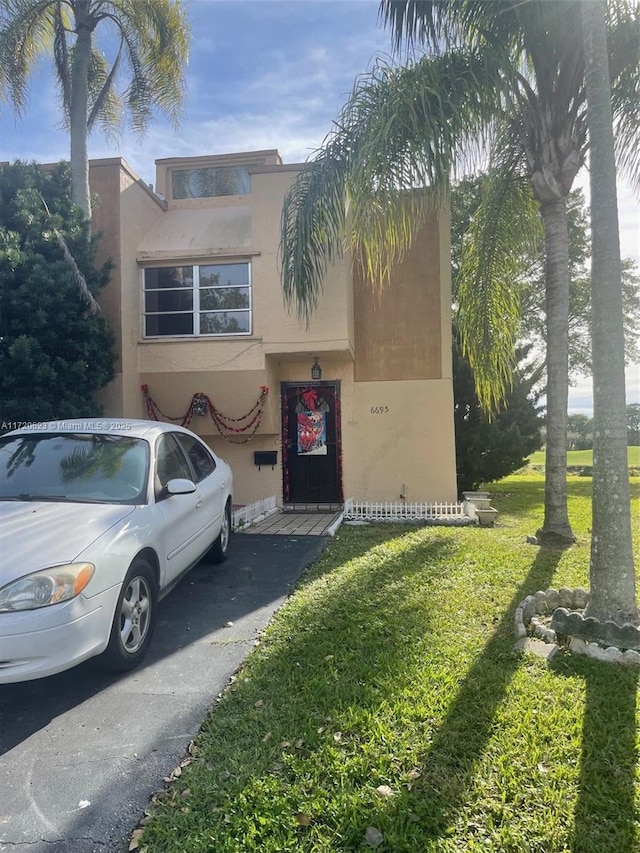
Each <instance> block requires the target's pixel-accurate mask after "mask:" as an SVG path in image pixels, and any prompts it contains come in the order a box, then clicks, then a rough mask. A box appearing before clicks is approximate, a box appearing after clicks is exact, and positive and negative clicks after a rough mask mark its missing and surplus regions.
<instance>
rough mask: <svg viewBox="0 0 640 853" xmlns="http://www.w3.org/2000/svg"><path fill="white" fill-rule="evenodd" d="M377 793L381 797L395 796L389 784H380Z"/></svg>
mask: <svg viewBox="0 0 640 853" xmlns="http://www.w3.org/2000/svg"><path fill="white" fill-rule="evenodd" d="M376 794H377V795H378V796H379V797H384V798H386V797H393V791H392V790H391V788H390V787H389V786H388V785H378V787H377V788H376Z"/></svg>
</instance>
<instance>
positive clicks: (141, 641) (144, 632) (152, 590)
mask: <svg viewBox="0 0 640 853" xmlns="http://www.w3.org/2000/svg"><path fill="white" fill-rule="evenodd" d="M157 604H158V585H157V582H156V578H155V574H154V571H153V569H152V568H151V566H150V565H149V563H147V561H146V560H143V559H141V558H138V559H137V560H134V561H133V563H132V564H131V566H130V568H129V571H128V572H127V575H126V577H125V579H124V582H123V584H122V589H121V591H120V595H119V597H118V604H117V605H116V612H115V615H114V617H113V624H112V626H111V634H110V636H109V645H108V646H107V649H106V651H105V653H104V655H103V662H104V664H105V665H106V666H107V667H108V668H109V669H112V670H116V671H118V672H126V671H127V670H129V669H133V668H134V667H135V666H137V665H138V664H139V663H140V661H141V660H142V658H143V657H144V655H145V653H146V651H147V649H148V647H149V643H150V642H151V637H152V635H153V629H154V628H155V624H156V608H157Z"/></svg>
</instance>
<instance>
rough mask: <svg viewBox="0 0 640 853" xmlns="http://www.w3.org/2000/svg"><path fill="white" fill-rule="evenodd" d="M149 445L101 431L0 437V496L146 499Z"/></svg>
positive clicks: (92, 500)
mask: <svg viewBox="0 0 640 853" xmlns="http://www.w3.org/2000/svg"><path fill="white" fill-rule="evenodd" d="M148 470H149V445H148V444H147V442H146V441H144V440H142V439H140V438H131V437H127V436H119V435H102V434H95V433H91V434H84V433H83V434H75V433H74V434H73V435H69V434H49V433H46V434H37V433H34V434H31V433H30V434H28V435H25V434H22V435H5V436H3V437H2V438H0V500H23V501H29V500H33V501H37V500H45V501H74V502H75V501H78V502H82V503H130V504H135V503H144V502H145V501H146V483H147V472H148Z"/></svg>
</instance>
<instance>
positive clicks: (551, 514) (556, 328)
mask: <svg viewBox="0 0 640 853" xmlns="http://www.w3.org/2000/svg"><path fill="white" fill-rule="evenodd" d="M542 219H543V221H544V230H545V243H546V315H547V449H546V463H545V496H544V523H543V526H542V528H541V529H540V530H539V531H538V534H537V535H538V538H539V539H540V540H542V541H544V540H545V539H553V538H557V537H561V539H564V540H568V541H573V540H574V539H575V537H574V535H573V532H572V530H571V525H570V524H569V516H568V512H567V403H568V398H569V335H568V329H569V233H568V228H567V207H566V200H565V198H564V197H562V198H555V199H553V200H552V201H546V202H543V204H542Z"/></svg>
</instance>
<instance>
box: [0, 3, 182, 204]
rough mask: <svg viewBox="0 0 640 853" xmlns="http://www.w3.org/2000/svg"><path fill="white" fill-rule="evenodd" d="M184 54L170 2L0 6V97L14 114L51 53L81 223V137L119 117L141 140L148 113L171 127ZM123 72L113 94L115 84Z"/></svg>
mask: <svg viewBox="0 0 640 853" xmlns="http://www.w3.org/2000/svg"><path fill="white" fill-rule="evenodd" d="M99 25H102V30H103V31H105V33H109V34H110V35H111V36H112V38H114V39H115V51H114V53H115V56H114V59H113V62H112V63H111V65H110V66H109V63H108V62H107V60H106V59H105V56H104V54H103V53H102V52H101V51H99V50H98V48H97V45H96V43H95V32H96V29H97V28H98V26H99ZM187 47H188V27H187V23H186V18H185V15H184V12H183V11H182V9H181V7H180V4H179V3H178V2H174V0H0V90H1V89H4V90H6V92H7V93H8V94H9V96H10V98H11V100H12V102H13V105H14V109H15V111H16V113H17V114H18V115H20V114H21V113H22V112H23V111H24V109H25V108H26V105H27V95H28V86H27V83H28V78H29V74H30V72H31V70H32V69H33V66H34V64H35V63H36V61H37V60H38V59H39V57H40V56H41V54H43V53H45V52H48V51H49V50H50V49H52V51H53V61H54V67H55V73H56V77H57V81H58V85H59V89H60V95H61V101H62V108H63V114H64V119H65V122H66V123H67V124H68V127H69V133H70V141H71V146H70V149H71V150H70V161H71V176H72V188H73V200H74V201H75V202H76V204H78V205H79V206H80V207H81V208H82V209H83V210H84V211H85V213H86V215H87V216H89V215H90V196H89V161H88V155H87V136H88V134H89V133H90V131H91V130H92V129H93V128H94V126H95V125H96V124H97V123H100V124H101V125H102V126H103V128H104V129H105V131H106V132H107V133H109V132H113V131H114V129H116V128H117V126H118V121H119V118H120V115H121V113H122V112H126V113H128V114H129V116H130V119H131V124H132V127H133V129H134V131H136V132H137V133H140V134H141V133H142V132H143V131H144V130H145V129H146V126H147V124H148V122H149V120H150V118H151V115H152V111H153V109H154V108H158V109H160V110H162V111H164V112H165V113H166V114H167V115H168V116H169V118H170V119H171V120H172V121H173V122H174V124H177V121H178V118H179V114H180V107H181V104H182V99H183V91H184V81H183V68H184V65H185V62H186V59H187ZM127 67H128V71H129V79H128V80H127V81H126V83H125V85H124V91H123V93H122V94H119V93H118V90H117V88H116V84H117V81H118V78H119V75H120V73H121V72H122V71H123V70H124V69H126V68H127Z"/></svg>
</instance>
